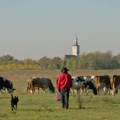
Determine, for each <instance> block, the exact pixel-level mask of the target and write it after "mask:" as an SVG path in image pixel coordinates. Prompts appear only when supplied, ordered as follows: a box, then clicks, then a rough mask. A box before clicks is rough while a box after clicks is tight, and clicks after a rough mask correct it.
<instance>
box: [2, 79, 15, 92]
mask: <svg viewBox="0 0 120 120" xmlns="http://www.w3.org/2000/svg"><path fill="white" fill-rule="evenodd" d="M2 90H6V91H8V92H9V93H12V92H13V91H14V90H15V89H14V88H13V84H12V82H11V81H10V80H7V79H6V78H3V77H0V91H2Z"/></svg>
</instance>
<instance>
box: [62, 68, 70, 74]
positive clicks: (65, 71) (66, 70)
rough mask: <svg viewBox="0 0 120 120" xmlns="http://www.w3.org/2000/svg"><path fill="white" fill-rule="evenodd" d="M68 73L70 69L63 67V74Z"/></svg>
mask: <svg viewBox="0 0 120 120" xmlns="http://www.w3.org/2000/svg"><path fill="white" fill-rule="evenodd" d="M68 71H69V69H67V67H63V68H62V70H61V72H62V73H67V72H68Z"/></svg>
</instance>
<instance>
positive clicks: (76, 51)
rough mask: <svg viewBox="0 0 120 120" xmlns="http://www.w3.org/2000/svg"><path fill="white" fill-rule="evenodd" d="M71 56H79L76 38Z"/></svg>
mask: <svg viewBox="0 0 120 120" xmlns="http://www.w3.org/2000/svg"><path fill="white" fill-rule="evenodd" d="M72 55H75V56H76V57H79V56H80V46H79V45H78V38H77V37H76V38H75V40H74V43H73V46H72Z"/></svg>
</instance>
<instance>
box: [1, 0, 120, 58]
mask: <svg viewBox="0 0 120 120" xmlns="http://www.w3.org/2000/svg"><path fill="white" fill-rule="evenodd" d="M76 34H77V37H78V40H79V41H78V42H79V45H80V53H81V54H82V53H90V52H94V51H101V52H107V51H111V52H112V53H113V55H116V54H118V53H120V0H0V56H2V55H6V54H10V55H12V56H13V57H15V58H17V59H26V58H32V59H39V58H41V57H43V56H48V57H50V58H51V57H55V56H60V57H61V56H63V55H64V54H71V47H72V44H73V41H74V39H75V36H76Z"/></svg>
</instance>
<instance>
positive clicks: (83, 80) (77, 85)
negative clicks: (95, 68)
mask: <svg viewBox="0 0 120 120" xmlns="http://www.w3.org/2000/svg"><path fill="white" fill-rule="evenodd" d="M72 78H73V87H72V89H73V90H74V89H75V90H77V93H78V92H79V91H80V90H81V91H83V90H86V91H87V90H88V89H91V90H92V91H93V94H94V95H97V89H96V86H95V85H94V83H93V82H92V80H91V79H90V77H83V76H77V77H72Z"/></svg>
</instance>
